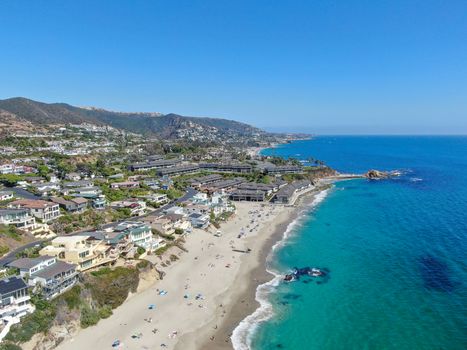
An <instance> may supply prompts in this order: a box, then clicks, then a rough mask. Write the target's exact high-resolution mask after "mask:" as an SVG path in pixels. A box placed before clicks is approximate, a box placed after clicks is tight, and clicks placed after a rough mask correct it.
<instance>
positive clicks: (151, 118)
mask: <svg viewBox="0 0 467 350" xmlns="http://www.w3.org/2000/svg"><path fill="white" fill-rule="evenodd" d="M0 110H3V111H6V112H9V113H10V114H12V115H15V116H17V117H18V118H19V119H22V120H27V121H28V122H30V123H32V124H35V125H38V126H44V125H50V124H82V123H90V124H95V125H101V126H102V125H108V126H112V127H114V128H117V129H122V130H125V131H128V132H134V133H139V134H143V135H147V134H153V135H158V136H160V137H168V138H175V137H177V136H179V135H181V134H183V135H185V134H190V132H191V131H193V130H198V131H199V132H204V131H205V132H214V133H219V134H227V135H244V136H248V135H254V134H265V132H264V131H263V130H261V129H259V128H256V127H253V126H251V125H249V124H246V123H242V122H238V121H234V120H229V119H222V118H212V117H191V116H182V115H179V114H175V113H169V114H162V113H161V114H159V113H158V112H115V111H109V110H106V109H102V108H98V107H76V106H73V105H70V104H67V103H44V102H39V101H34V100H31V99H28V98H25V97H13V98H8V99H4V100H0Z"/></svg>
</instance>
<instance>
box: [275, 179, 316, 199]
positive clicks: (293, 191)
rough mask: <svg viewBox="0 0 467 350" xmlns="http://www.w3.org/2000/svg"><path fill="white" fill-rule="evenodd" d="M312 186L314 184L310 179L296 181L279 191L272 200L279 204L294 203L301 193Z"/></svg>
mask: <svg viewBox="0 0 467 350" xmlns="http://www.w3.org/2000/svg"><path fill="white" fill-rule="evenodd" d="M311 188H313V185H312V183H311V182H310V181H308V180H300V181H294V182H292V183H290V184H288V185H286V186H284V187H282V188H281V189H280V190H279V191H277V193H276V194H275V196H274V198H273V199H272V201H273V202H274V203H277V204H293V203H294V202H295V200H296V199H297V197H298V196H299V195H300V193H303V192H304V191H306V190H308V189H311Z"/></svg>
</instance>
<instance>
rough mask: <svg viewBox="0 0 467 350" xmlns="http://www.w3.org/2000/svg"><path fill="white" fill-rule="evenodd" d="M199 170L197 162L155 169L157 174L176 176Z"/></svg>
mask: <svg viewBox="0 0 467 350" xmlns="http://www.w3.org/2000/svg"><path fill="white" fill-rule="evenodd" d="M198 171H199V166H198V165H197V164H188V165H180V166H174V167H170V168H165V169H160V170H158V171H157V175H159V176H168V175H171V176H177V175H183V174H190V173H196V172H198Z"/></svg>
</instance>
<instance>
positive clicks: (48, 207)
mask: <svg viewBox="0 0 467 350" xmlns="http://www.w3.org/2000/svg"><path fill="white" fill-rule="evenodd" d="M8 206H9V207H10V208H18V209H29V210H30V212H31V214H32V215H34V216H35V217H36V218H38V219H41V220H42V221H43V222H49V221H52V220H54V219H56V218H58V217H59V216H60V209H59V206H58V204H56V203H52V202H47V201H43V200H35V199H18V200H16V201H13V202H11V203H10V204H9V205H8Z"/></svg>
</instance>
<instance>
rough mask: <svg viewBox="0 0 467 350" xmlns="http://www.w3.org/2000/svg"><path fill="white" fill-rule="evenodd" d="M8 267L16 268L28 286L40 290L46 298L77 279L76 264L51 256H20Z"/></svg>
mask: <svg viewBox="0 0 467 350" xmlns="http://www.w3.org/2000/svg"><path fill="white" fill-rule="evenodd" d="M8 267H12V268H16V269H18V271H19V274H20V276H21V277H23V278H25V279H27V281H28V284H29V286H31V287H34V289H35V290H36V291H37V290H40V291H42V294H43V295H44V297H45V298H46V299H52V298H54V297H55V296H57V295H59V294H61V293H63V292H65V291H67V290H68V289H70V288H71V287H73V286H74V285H75V284H76V282H77V281H78V273H77V272H76V265H74V264H69V263H66V262H64V261H60V260H57V258H56V257H52V256H47V255H45V256H39V257H37V258H22V259H17V260H14V261H12V262H11V263H9V264H8Z"/></svg>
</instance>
